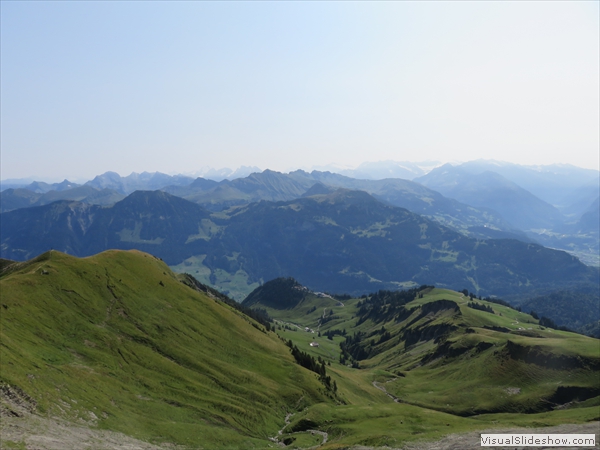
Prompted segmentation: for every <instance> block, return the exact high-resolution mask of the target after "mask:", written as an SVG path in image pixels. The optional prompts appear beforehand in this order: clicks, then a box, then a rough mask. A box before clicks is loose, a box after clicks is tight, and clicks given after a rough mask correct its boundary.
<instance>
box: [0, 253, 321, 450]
mask: <svg viewBox="0 0 600 450" xmlns="http://www.w3.org/2000/svg"><path fill="white" fill-rule="evenodd" d="M0 289H1V292H2V305H1V308H2V310H1V311H2V314H1V315H0V317H1V322H0V323H1V338H2V346H1V347H0V361H1V363H2V370H1V372H0V385H1V386H2V392H3V396H2V398H3V401H6V400H7V399H10V398H13V399H14V398H20V399H21V400H22V401H23V402H24V403H27V404H29V405H30V407H31V408H32V409H33V410H36V411H37V412H39V413H41V414H45V415H48V416H59V417H64V418H67V419H70V420H73V421H79V422H82V421H83V422H85V423H87V424H88V425H89V426H91V427H98V428H101V429H110V430H116V431H121V432H124V433H127V434H129V435H132V436H134V437H137V438H141V439H145V440H151V441H154V442H173V443H176V444H181V445H186V446H189V447H191V448H220V447H224V448H225V447H226V448H254V447H259V448H262V447H266V446H267V443H268V442H269V441H268V437H269V436H273V435H276V434H277V430H278V429H280V428H281V427H282V426H283V425H284V418H285V416H286V414H287V413H288V412H293V411H295V410H298V409H301V408H303V407H305V406H307V405H310V404H312V403H315V402H321V401H331V400H329V398H328V397H327V396H326V395H325V394H324V388H323V385H322V384H321V383H319V382H318V381H317V379H316V376H315V374H313V373H311V372H309V371H307V370H305V369H303V368H302V367H300V366H299V365H297V364H296V363H295V362H294V360H293V358H292V356H291V355H290V352H289V349H288V348H287V347H286V346H285V344H284V343H283V342H282V341H281V340H280V339H279V337H277V335H275V334H274V333H272V332H267V331H265V329H264V327H263V326H261V325H259V324H257V323H256V322H254V321H252V320H251V319H250V318H248V317H247V316H245V315H244V314H242V313H241V312H239V311H237V310H235V309H233V308H231V307H230V306H228V305H226V304H225V303H223V302H220V301H217V300H215V299H212V298H209V297H208V296H207V295H205V294H202V293H200V292H198V291H195V290H193V289H191V288H189V287H187V286H186V285H184V284H183V283H181V282H180V281H179V280H178V279H177V277H176V275H175V274H173V273H172V272H171V271H170V270H169V269H168V267H167V266H166V264H165V263H164V262H162V261H161V260H159V259H157V258H155V257H153V256H150V255H148V254H144V253H141V252H137V251H129V252H124V251H107V252H104V253H101V254H99V255H96V256H93V257H89V258H84V259H77V258H74V257H71V256H68V255H65V254H62V253H59V252H48V253H45V254H43V255H41V256H39V257H38V258H35V259H33V260H31V261H28V262H26V263H17V264H13V265H10V266H8V267H5V269H4V271H3V272H2V276H1V278H0ZM4 407H5V408H9V409H10V404H8V406H7V405H4Z"/></svg>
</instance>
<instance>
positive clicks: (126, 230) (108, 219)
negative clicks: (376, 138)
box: [0, 190, 598, 296]
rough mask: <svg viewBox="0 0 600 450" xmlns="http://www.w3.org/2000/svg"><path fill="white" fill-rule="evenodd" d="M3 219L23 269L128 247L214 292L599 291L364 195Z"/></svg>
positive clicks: (567, 259)
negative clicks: (281, 286) (271, 284)
mask: <svg viewBox="0 0 600 450" xmlns="http://www.w3.org/2000/svg"><path fill="white" fill-rule="evenodd" d="M1 218H2V236H1V237H2V247H1V255H0V256H1V257H2V258H7V259H15V260H23V259H26V258H27V257H30V256H31V255H34V254H36V253H39V252H41V251H45V250H48V249H49V248H54V249H57V250H61V251H68V252H69V253H72V254H75V255H79V256H87V255H91V254H94V253H98V252H100V251H102V250H105V249H109V248H119V249H134V248H135V249H140V250H143V251H147V252H150V253H152V254H154V255H156V256H158V257H160V258H163V259H164V260H165V261H166V262H167V263H168V264H170V265H177V264H180V263H182V262H187V263H189V264H191V265H192V267H195V268H196V271H197V272H193V274H194V275H196V274H198V275H199V274H200V273H201V271H200V269H202V272H203V273H207V278H206V279H204V281H205V282H209V281H210V283H211V284H212V285H214V286H219V283H222V282H224V281H223V280H225V281H227V280H231V279H233V277H238V279H243V280H247V281H243V283H246V284H247V285H250V284H252V283H257V282H260V281H261V280H268V279H273V278H277V277H289V276H293V277H294V278H296V279H298V280H299V281H300V282H301V283H302V284H305V285H307V286H310V288H311V289H315V290H320V291H328V292H350V293H356V294H360V293H364V292H369V291H373V290H376V289H398V288H399V287H403V286H405V287H410V286H414V285H421V284H435V285H438V286H445V287H449V288H454V289H463V288H465V287H466V288H467V289H469V290H470V291H472V292H475V293H477V294H478V295H501V296H506V295H517V294H523V293H525V292H528V291H533V290H535V289H539V288H540V287H542V286H544V287H546V288H548V289H550V288H561V287H567V286H570V285H572V284H574V283H586V282H591V283H596V284H597V283H598V281H597V279H598V270H597V269H592V268H589V267H587V266H585V265H583V264H582V263H581V262H579V260H577V259H576V258H574V257H572V256H570V255H568V254H567V253H564V252H560V251H555V250H550V249H547V248H544V247H541V246H539V245H535V244H526V243H523V242H520V241H517V240H511V239H504V240H503V239H500V240H488V241H483V240H476V239H471V238H467V237H465V236H463V235H462V234H460V233H457V232H455V231H453V230H451V229H449V228H446V227H443V226H441V225H439V224H438V223H436V222H433V221H431V220H428V219H426V218H424V217H422V216H419V215H417V214H414V213H412V212H410V211H408V210H406V209H403V208H396V207H393V206H389V205H384V204H382V203H381V202H379V201H377V200H376V199H375V198H373V197H372V196H370V195H369V194H367V193H365V192H361V191H348V190H338V191H336V192H334V193H332V194H328V195H316V196H312V197H307V198H301V199H297V200H293V201H288V202H276V203H274V202H266V201H262V202H259V203H252V204H250V205H247V206H243V207H237V208H232V209H230V210H228V211H224V212H220V213H213V214H211V213H210V212H209V211H207V210H205V209H203V208H202V207H200V206H198V205H197V204H194V203H192V202H189V201H186V200H184V199H181V198H178V197H174V196H172V195H169V194H167V193H164V192H161V191H154V192H148V191H139V192H135V193H133V194H131V195H130V196H129V197H127V198H126V199H125V200H123V201H121V202H118V203H117V204H115V205H114V206H113V207H110V208H100V207H92V206H86V205H82V204H79V203H66V202H63V203H61V202H59V203H55V204H51V205H47V206H43V207H39V208H30V209H26V210H18V211H13V212H9V213H5V214H3V215H2V216H1ZM188 259H191V260H190V261H188ZM192 260H193V261H192ZM186 267H187V266H186ZM186 267H182V268H181V269H182V271H188V270H190V269H187V268H186ZM227 277H229V278H227ZM240 277H241V278H240ZM249 290H252V289H249ZM249 290H248V291H247V292H249Z"/></svg>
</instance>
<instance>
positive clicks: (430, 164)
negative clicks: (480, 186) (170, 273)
mask: <svg viewBox="0 0 600 450" xmlns="http://www.w3.org/2000/svg"><path fill="white" fill-rule="evenodd" d="M473 161H486V162H496V163H500V164H516V163H512V162H510V161H499V160H491V159H483V158H480V159H477V160H470V161H391V160H386V161H363V162H362V163H360V164H358V165H356V166H345V165H342V164H335V163H333V164H328V165H320V166H310V167H306V166H305V167H290V168H287V169H284V170H277V169H273V168H270V167H264V168H263V167H257V166H243V165H242V166H230V167H210V166H204V167H200V168H197V169H189V170H187V171H185V172H163V171H161V170H153V171H144V170H133V171H131V172H118V171H116V170H110V169H109V170H106V171H104V172H99V173H96V174H94V175H92V176H90V177H78V176H65V177H60V176H52V175H40V176H35V175H31V176H26V177H20V178H6V179H0V182H2V183H4V184H11V183H16V182H19V183H20V182H23V183H28V182H32V181H40V182H45V183H60V182H62V181H64V180H68V181H70V182H73V183H85V182H87V181H90V180H92V179H94V178H95V177H96V176H99V175H103V174H104V173H106V172H114V173H117V174H118V175H119V176H121V177H127V176H129V175H133V174H138V175H139V174H142V173H163V174H165V175H170V176H175V175H183V176H189V177H203V178H208V179H218V180H220V179H225V178H230V177H231V175H233V174H235V173H236V172H241V173H242V175H241V176H240V177H246V176H247V173H246V172H248V170H246V169H253V170H251V171H250V172H248V173H253V172H263V171H265V170H273V171H275V172H281V173H290V172H293V171H296V170H304V171H306V172H312V171H313V170H316V171H322V172H325V171H329V172H333V173H344V172H347V171H352V170H357V169H359V168H360V167H361V166H363V165H367V164H378V163H396V164H402V163H410V164H414V165H415V166H418V167H420V168H421V169H423V170H424V171H425V172H429V171H430V170H432V169H433V168H436V167H440V166H442V165H444V164H452V165H460V164H463V163H468V162H473ZM518 165H520V166H523V167H530V168H533V167H536V168H541V167H550V166H574V167H578V168H580V169H588V168H586V167H581V166H576V165H574V164H568V163H555V164H530V165H526V164H518ZM588 170H595V171H597V172H599V173H600V170H599V169H588ZM217 173H226V174H227V175H224V176H222V177H219V176H216V174H217ZM206 175H209V176H206Z"/></svg>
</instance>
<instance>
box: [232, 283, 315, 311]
mask: <svg viewBox="0 0 600 450" xmlns="http://www.w3.org/2000/svg"><path fill="white" fill-rule="evenodd" d="M308 292H309V291H308V289H307V288H306V287H304V286H302V285H301V284H300V283H298V282H297V281H296V280H294V279H293V278H276V279H274V280H271V281H267V282H266V283H265V284H263V285H262V286H260V287H258V288H256V289H255V290H253V291H252V292H251V293H250V294H248V297H246V299H245V300H244V301H243V302H242V304H243V305H244V306H246V307H251V306H254V305H255V304H257V303H259V302H260V304H262V305H265V306H269V307H271V308H281V309H286V308H293V307H295V306H296V305H297V304H298V303H300V302H301V301H302V299H303V298H304V297H305V296H306V294H307V293H308Z"/></svg>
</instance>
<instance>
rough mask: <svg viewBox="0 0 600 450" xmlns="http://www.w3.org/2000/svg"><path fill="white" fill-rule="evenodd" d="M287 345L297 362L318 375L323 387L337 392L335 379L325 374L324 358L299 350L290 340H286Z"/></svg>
mask: <svg viewBox="0 0 600 450" xmlns="http://www.w3.org/2000/svg"><path fill="white" fill-rule="evenodd" d="M286 344H287V346H288V347H289V348H290V350H291V352H292V356H293V357H294V359H295V360H296V362H297V363H298V364H300V365H301V366H302V367H305V368H306V369H308V370H310V371H312V372H315V373H316V374H318V375H319V381H321V383H323V384H324V385H325V387H326V388H327V389H328V390H330V391H333V392H334V393H335V392H337V384H336V382H335V381H333V382H332V381H331V377H330V376H329V375H327V370H326V369H325V360H324V359H323V358H321V357H320V356H319V358H318V359H315V358H314V357H313V356H311V355H309V354H308V353H306V352H303V351H302V350H300V349H299V348H298V347H297V346H296V345H294V343H293V342H292V340H291V339H290V340H289V341H287V343H286Z"/></svg>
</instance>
